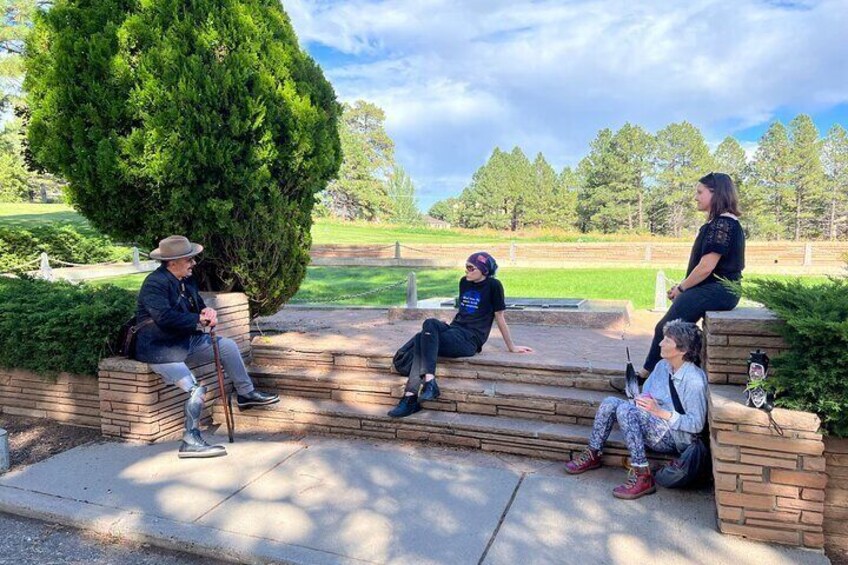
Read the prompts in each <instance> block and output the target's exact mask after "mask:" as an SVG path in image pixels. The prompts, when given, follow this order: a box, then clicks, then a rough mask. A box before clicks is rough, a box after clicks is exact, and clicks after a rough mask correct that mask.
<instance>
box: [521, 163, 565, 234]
mask: <svg viewBox="0 0 848 565" xmlns="http://www.w3.org/2000/svg"><path fill="white" fill-rule="evenodd" d="M529 180H530V181H531V182H532V190H530V191H529V192H528V194H527V205H526V210H527V211H526V215H525V220H524V223H525V224H526V225H527V226H531V227H548V226H550V225H551V224H552V220H553V218H552V216H553V207H554V205H555V203H556V192H557V174H556V171H554V168H553V167H551V166H550V164H549V163H548V162H547V160H545V156H544V155H542V153H541V152H540V153H538V154H537V155H536V159H535V160H534V161H533V176H532V178H531V179H529Z"/></svg>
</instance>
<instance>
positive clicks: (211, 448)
mask: <svg viewBox="0 0 848 565" xmlns="http://www.w3.org/2000/svg"><path fill="white" fill-rule="evenodd" d="M205 395H206V387H205V386H199V385H197V384H195V385H194V387H192V389H191V391H190V393H189V397H188V400H187V401H186V403H185V429H186V431H185V433H184V434H183V442H182V444H180V451H179V457H180V458H181V459H189V458H205V457H221V456H222V455H226V454H227V449H226V448H225V447H224V446H223V445H209V444H208V443H206V440H204V439H203V437H202V436H201V435H200V429H199V428H198V426H199V425H200V414H201V412H202V411H203V397H204V396H205Z"/></svg>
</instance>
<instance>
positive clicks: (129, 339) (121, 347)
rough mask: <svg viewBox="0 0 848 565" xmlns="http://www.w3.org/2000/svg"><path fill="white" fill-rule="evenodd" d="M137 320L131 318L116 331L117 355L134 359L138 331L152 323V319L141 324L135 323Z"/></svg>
mask: <svg viewBox="0 0 848 565" xmlns="http://www.w3.org/2000/svg"><path fill="white" fill-rule="evenodd" d="M137 322H138V319H137V318H136V317H135V316H133V317H132V318H130V319H129V320H128V321H126V322H125V323H124V325H123V326H121V329H120V330H118V355H120V356H121V357H126V358H127V359H132V358H134V357H135V338H136V334H138V331H139V330H140V329H141V328H143V327H144V326H147V325H149V324H152V323H153V319H152V318H148V319H146V320H145V321H143V322H142V323H140V324H139V323H137Z"/></svg>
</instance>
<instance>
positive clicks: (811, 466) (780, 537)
mask: <svg viewBox="0 0 848 565" xmlns="http://www.w3.org/2000/svg"><path fill="white" fill-rule="evenodd" d="M709 403H710V406H709V409H710V414H709V420H710V440H711V448H712V454H713V476H714V478H715V497H716V507H717V510H718V524H719V529H720V530H721V531H722V532H724V533H728V534H736V535H740V536H744V537H748V538H752V539H757V540H762V541H768V542H776V543H782V544H788V545H799V546H804V547H810V548H821V547H823V546H824V529H823V524H824V521H825V515H824V506H825V503H824V501H825V487H826V486H827V474H826V473H825V464H826V462H825V456H824V442H823V438H822V435H821V434H820V433H819V426H820V424H821V422H820V421H819V418H818V416H816V415H815V414H810V413H808V412H798V411H794V410H784V409H781V408H776V409H775V410H774V411H773V413H772V415H773V416H774V419H775V421H776V422H777V423H778V425H779V426H780V427H781V428H782V429H783V432H784V435H783V436H780V435H778V433H777V432H776V431H774V430H773V429H770V428H769V420H768V415H767V414H766V413H765V412H763V411H761V410H757V409H755V408H748V407H746V406H745V405H744V404H743V400H742V387H739V386H721V385H711V386H710V396H709Z"/></svg>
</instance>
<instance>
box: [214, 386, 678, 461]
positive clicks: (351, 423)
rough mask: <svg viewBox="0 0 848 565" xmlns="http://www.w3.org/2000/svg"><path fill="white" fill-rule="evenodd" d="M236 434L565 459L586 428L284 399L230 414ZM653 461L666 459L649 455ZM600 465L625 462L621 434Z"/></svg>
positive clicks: (581, 443) (219, 414)
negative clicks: (311, 436) (402, 414)
mask: <svg viewBox="0 0 848 565" xmlns="http://www.w3.org/2000/svg"><path fill="white" fill-rule="evenodd" d="M234 412H235V413H234V415H233V416H234V419H235V424H236V431H237V433H243V432H296V433H297V432H302V433H324V434H342V435H347V436H361V437H368V438H374V439H381V440H407V441H421V442H431V443H437V444H441V445H448V446H455V447H464V448H473V449H480V450H483V451H492V452H499V453H511V454H517V455H525V456H531V457H541V458H546V459H554V460H559V461H567V460H569V459H571V458H572V457H573V456H574V455H575V454H577V453H579V452H580V451H582V450H583V449H585V447H586V444H587V443H588V438H589V434H590V432H591V428H590V427H588V426H582V425H574V424H561V423H552V422H544V421H540V420H529V419H525V418H510V417H505V416H481V415H478V414H464V413H459V412H444V411H438V410H424V411H422V412H419V413H417V414H413V415H412V416H409V417H407V418H402V419H396V418H389V417H388V416H386V409H385V406H381V405H377V404H356V405H351V404H347V403H344V402H339V401H335V400H315V399H307V398H295V397H284V398H282V399H281V401H280V403H279V404H274V405H271V406H265V407H261V408H251V409H249V410H244V411H242V410H239V409H237V408H236V409H235V410H234ZM213 416H214V420H215V421H216V422H223V420H224V418H223V408H222V406H221V404H220V403H216V404H215V405H214V407H213ZM652 455H653V456H652V457H651V458H652V460H654V461H660V462H661V461H665V460H667V459H668V457H667V456H665V455H661V454H652ZM603 457H604V463H605V464H608V465H614V466H625V465H626V463H627V459H628V454H627V449H626V447H625V446H624V443H623V441H622V438H621V436H620V433H619V432H618V431H613V434H612V435H611V436H610V439H609V441H608V442H607V445H606V446H605V448H604V456H603Z"/></svg>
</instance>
